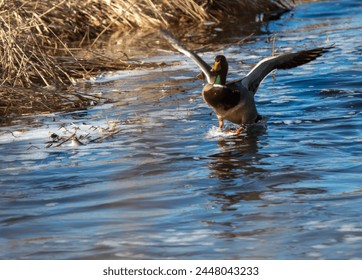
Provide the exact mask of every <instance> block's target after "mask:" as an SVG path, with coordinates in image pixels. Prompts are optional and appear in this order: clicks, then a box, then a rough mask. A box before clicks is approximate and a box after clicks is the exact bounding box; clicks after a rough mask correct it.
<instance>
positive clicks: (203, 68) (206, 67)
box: [160, 29, 211, 84]
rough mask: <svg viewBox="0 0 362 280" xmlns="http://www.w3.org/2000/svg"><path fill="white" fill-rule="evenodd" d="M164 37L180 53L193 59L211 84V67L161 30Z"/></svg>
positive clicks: (169, 34) (165, 31)
mask: <svg viewBox="0 0 362 280" xmlns="http://www.w3.org/2000/svg"><path fill="white" fill-rule="evenodd" d="M160 33H161V34H162V36H163V37H164V38H165V39H167V40H168V41H169V43H170V44H171V45H172V46H173V47H174V48H175V49H176V50H178V51H179V52H181V53H183V54H184V55H186V56H187V57H189V58H191V59H192V60H193V61H194V62H195V63H196V64H197V65H198V66H199V67H200V69H201V71H202V72H203V73H204V74H205V76H206V79H207V82H208V83H209V84H211V74H210V70H211V66H210V65H209V64H207V63H206V62H205V61H204V60H203V59H202V58H201V57H199V56H198V55H197V54H196V53H194V52H192V51H190V50H188V49H187V48H186V47H185V46H184V45H183V44H182V43H181V42H180V41H178V40H177V39H176V38H175V37H174V36H173V35H172V34H171V33H170V32H168V31H167V30H165V29H160Z"/></svg>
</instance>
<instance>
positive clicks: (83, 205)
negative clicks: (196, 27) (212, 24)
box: [0, 0, 362, 259]
mask: <svg viewBox="0 0 362 280" xmlns="http://www.w3.org/2000/svg"><path fill="white" fill-rule="evenodd" d="M361 14H362V4H361V2H360V1H359V0H354V1H352V0H346V1H324V2H317V3H310V4H304V5H299V6H298V7H297V8H296V9H295V10H294V11H292V12H290V13H286V14H284V15H283V16H282V18H281V19H279V20H275V21H271V22H264V23H258V24H256V25H255V35H254V36H252V37H251V38H250V41H249V42H248V43H245V44H243V45H238V44H232V45H227V46H226V45H225V47H224V48H223V50H222V51H221V52H222V53H224V54H225V55H226V56H227V57H228V58H229V63H230V70H231V76H232V77H236V76H238V75H239V74H245V73H246V72H247V71H248V70H249V69H250V67H251V66H252V65H253V64H255V63H256V62H257V61H258V60H259V59H261V58H262V57H264V56H267V55H270V54H271V49H272V45H273V37H275V47H276V48H277V49H278V50H279V52H283V51H290V50H292V49H293V50H297V49H298V50H299V49H302V48H308V47H314V46H320V45H329V44H332V43H335V49H334V50H333V51H332V52H330V53H328V54H326V55H324V56H323V57H322V58H320V59H318V60H316V61H314V62H312V63H310V64H308V65H305V66H302V67H299V68H296V69H292V70H288V71H278V72H277V73H276V75H274V76H269V77H268V78H267V79H266V80H265V81H264V83H263V85H262V86H261V88H260V90H259V92H258V95H257V106H258V108H259V113H261V114H263V115H264V116H266V117H267V118H268V121H267V128H265V127H257V128H253V129H251V130H250V131H249V132H248V133H247V134H244V135H241V136H238V137H235V136H231V135H228V134H222V133H218V132H217V129H216V125H217V119H216V116H215V115H214V114H210V113H211V110H210V109H209V108H208V107H207V106H206V105H205V104H204V103H203V101H202V99H201V96H200V90H201V87H202V85H201V82H200V81H198V80H195V79H194V77H195V74H196V73H198V69H197V67H196V66H194V65H193V64H192V63H191V62H189V61H188V60H187V59H185V58H184V57H183V56H182V55H180V54H177V53H170V52H161V51H160V55H159V56H158V57H153V58H150V59H149V60H153V61H157V60H162V61H168V62H174V61H180V62H181V64H179V65H177V66H172V67H171V66H170V67H163V68H160V69H155V70H150V71H129V72H118V73H109V74H104V75H103V76H101V77H99V78H97V79H96V80H95V81H93V82H89V85H88V89H87V90H88V92H90V93H102V94H103V96H106V97H112V98H113V99H114V100H115V103H113V104H105V105H99V106H95V107H94V108H91V109H89V110H86V111H82V112H76V113H68V114H57V115H49V116H37V117H27V118H21V119H19V120H18V121H15V122H14V123H13V124H12V125H11V126H7V127H1V131H0V143H1V145H0V151H1V155H2V156H1V160H0V184H1V188H0V228H1V232H0V258H2V259H118V258H120V259H164V258H176V259H201V258H203V259H234V258H242V259H318V258H322V259H355V258H357V259H360V258H362V253H361V252H362V219H361V212H362V208H361V204H362V175H361V174H362V159H361V158H362V157H361V156H362V149H361V147H362V133H361V125H362V116H361V108H362V89H361V88H362V43H361V42H362V41H361V36H362V17H361ZM235 28H238V27H235ZM240 28H241V27H240ZM249 28H250V27H249ZM218 32H220V31H219V29H216V31H215V33H214V34H218ZM234 39H235V38H234ZM228 40H229V41H230V40H231V41H232V40H233V38H229V39H228ZM234 41H236V40H234ZM216 53H218V52H207V53H203V54H202V55H203V57H204V58H205V59H207V60H208V61H210V62H211V61H212V60H213V57H214V56H215V54H216ZM241 62H242V63H241ZM229 126H230V127H233V125H231V124H229ZM74 132H76V133H77V135H78V136H79V137H80V139H83V140H81V141H82V142H83V143H84V144H85V145H80V146H77V145H74V144H73V145H72V143H71V141H68V142H66V143H64V144H62V145H61V146H60V147H55V144H54V145H52V146H50V144H48V146H50V147H48V148H47V142H48V141H50V137H49V135H50V134H52V133H55V134H57V135H59V136H62V135H63V136H69V135H71V134H72V133H74ZM105 132H108V134H107V133H105ZM112 132H114V133H113V134H112ZM105 135H108V136H111V137H105V138H100V137H103V136H105ZM81 136H83V138H81ZM97 139H98V141H96V140H97Z"/></svg>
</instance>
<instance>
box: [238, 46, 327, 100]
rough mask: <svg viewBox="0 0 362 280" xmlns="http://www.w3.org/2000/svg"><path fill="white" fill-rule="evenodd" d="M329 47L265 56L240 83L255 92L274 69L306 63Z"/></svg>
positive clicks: (288, 67)
mask: <svg viewBox="0 0 362 280" xmlns="http://www.w3.org/2000/svg"><path fill="white" fill-rule="evenodd" d="M331 48H333V46H330V47H322V48H315V49H310V50H303V51H299V52H294V53H287V54H281V55H278V56H272V57H267V58H265V59H263V60H261V61H260V62H259V63H258V64H257V65H255V66H254V68H253V69H252V70H251V71H250V72H249V73H248V74H247V75H246V77H245V78H243V79H242V84H243V86H244V87H246V88H247V89H248V90H249V91H251V92H254V94H255V92H256V91H257V89H258V87H259V85H260V83H261V82H262V81H263V80H264V78H265V77H266V76H267V75H268V74H269V73H270V72H271V71H273V70H274V69H290V68H294V67H297V66H300V65H303V64H306V63H308V62H311V61H313V60H315V59H316V58H318V57H320V56H321V55H322V54H323V53H325V52H327V51H329V50H330V49H331ZM239 81H240V79H239ZM233 82H235V81H233Z"/></svg>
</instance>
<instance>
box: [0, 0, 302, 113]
mask: <svg viewBox="0 0 362 280" xmlns="http://www.w3.org/2000/svg"><path fill="white" fill-rule="evenodd" d="M307 1H308V0H307ZM293 3H294V1H293V0H219V1H207V0H173V1H168V0H0V100H1V101H0V117H1V116H4V115H7V114H10V113H18V114H20V113H24V112H28V111H29V110H30V111H31V108H34V110H35V108H37V109H39V110H41V108H43V107H44V108H45V109H46V108H48V109H52V108H53V107H54V108H56V109H55V110H58V109H59V106H53V105H55V104H52V102H56V103H57V104H63V105H64V106H65V107H67V106H71V107H81V106H86V105H87V104H89V100H88V99H87V98H84V100H86V102H85V101H84V100H81V99H79V98H72V102H70V103H69V102H68V101H69V94H68V93H66V94H64V101H63V102H62V97H61V95H59V96H57V97H56V98H55V97H54V98H48V94H46V95H44V91H43V90H39V87H43V86H55V87H57V88H61V87H66V86H68V85H70V84H71V82H72V81H73V80H74V79H77V78H81V77H88V76H89V75H94V73H98V72H99V71H107V70H113V69H123V68H127V67H138V66H140V65H137V63H136V64H135V63H134V62H133V63H132V64H131V63H129V62H128V61H127V60H123V59H121V58H119V57H106V56H104V55H103V54H99V53H98V52H96V51H94V50H92V49H91V47H92V46H94V44H95V43H96V42H97V41H98V40H99V38H100V37H101V36H102V35H103V34H105V33H111V32H114V31H118V32H119V31H120V30H127V29H128V30H129V29H134V28H139V27H142V28H148V29H149V28H158V27H159V26H161V25H162V26H170V25H171V26H172V25H173V26H177V27H178V28H182V27H185V26H187V25H191V24H195V23H200V22H204V21H208V20H212V21H216V22H220V21H223V20H225V19H230V17H233V18H236V19H237V18H240V17H246V16H247V15H248V16H252V15H253V14H254V16H255V14H256V13H258V12H260V11H270V10H275V9H289V8H291V6H292V5H293ZM121 47H122V46H121ZM85 53H86V55H85ZM85 58H87V59H85ZM145 66H147V65H142V67H145ZM20 88H23V89H26V88H33V89H34V88H38V89H37V90H32V91H29V90H23V91H21V90H20ZM39 92H41V94H40V95H38V94H39ZM34 104H44V106H35V105H34ZM67 104H68V105H67ZM69 104H70V105H69ZM16 108H19V109H18V111H17V109H16ZM21 108H22V109H21ZM25 108H28V109H29V110H25ZM45 109H42V110H45Z"/></svg>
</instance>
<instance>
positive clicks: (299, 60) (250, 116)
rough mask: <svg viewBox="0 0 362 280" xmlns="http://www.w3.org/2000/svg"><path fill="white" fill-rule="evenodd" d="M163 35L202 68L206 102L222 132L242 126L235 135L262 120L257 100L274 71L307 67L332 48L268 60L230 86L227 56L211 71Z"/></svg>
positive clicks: (300, 52) (168, 33) (183, 48)
mask: <svg viewBox="0 0 362 280" xmlns="http://www.w3.org/2000/svg"><path fill="white" fill-rule="evenodd" d="M161 34H162V35H163V37H164V38H165V39H167V40H168V41H169V43H170V44H171V45H172V46H173V47H174V48H175V49H176V50H178V51H179V52H181V53H183V54H185V55H186V56H187V57H189V58H191V59H192V60H193V61H194V62H195V63H196V64H197V65H198V66H199V67H200V69H201V71H202V72H203V74H204V76H205V78H206V80H207V84H206V85H204V87H203V89H202V97H203V99H204V101H205V102H206V103H207V104H208V105H209V106H210V107H211V108H212V109H213V111H214V112H215V113H216V115H217V117H218V119H219V129H220V130H222V128H223V125H224V120H228V121H230V122H232V123H235V124H237V125H240V127H239V128H238V129H237V130H236V131H235V134H239V133H240V132H242V131H243V130H245V129H246V127H247V125H250V124H255V123H257V122H259V121H260V120H261V119H262V117H261V115H259V114H258V111H257V109H256V106H255V100H254V96H255V93H256V92H257V90H258V88H259V85H260V83H261V82H262V81H263V80H264V78H265V77H266V76H267V75H268V74H269V73H270V72H271V71H273V70H274V69H290V68H294V67H297V66H300V65H303V64H306V63H308V62H310V61H313V60H315V59H316V58H318V57H320V56H321V55H322V54H323V53H325V52H327V51H329V50H330V49H331V48H332V47H333V46H330V47H320V48H314V49H310V50H302V51H299V52H293V53H285V54H280V55H276V56H271V57H267V58H264V59H263V60H261V61H260V62H259V63H258V64H256V65H255V66H254V68H253V69H252V70H251V71H250V72H249V73H248V74H247V75H246V76H245V77H242V78H239V79H236V80H232V81H229V82H228V81H226V78H227V74H228V62H227V60H226V58H225V56H223V55H217V56H216V57H215V62H214V65H213V67H211V66H210V65H209V64H207V63H206V62H205V61H204V60H203V59H202V58H201V57H199V56H198V55H197V54H196V53H194V52H192V51H190V50H188V49H187V48H186V47H185V46H184V45H183V44H182V43H181V42H179V41H178V40H177V39H176V38H175V37H174V36H173V35H172V34H171V33H170V32H168V31H166V30H164V29H161Z"/></svg>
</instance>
